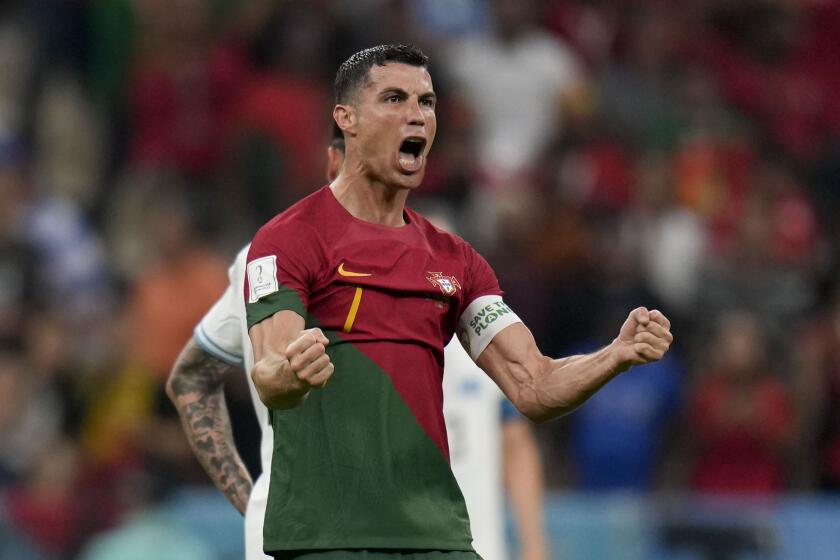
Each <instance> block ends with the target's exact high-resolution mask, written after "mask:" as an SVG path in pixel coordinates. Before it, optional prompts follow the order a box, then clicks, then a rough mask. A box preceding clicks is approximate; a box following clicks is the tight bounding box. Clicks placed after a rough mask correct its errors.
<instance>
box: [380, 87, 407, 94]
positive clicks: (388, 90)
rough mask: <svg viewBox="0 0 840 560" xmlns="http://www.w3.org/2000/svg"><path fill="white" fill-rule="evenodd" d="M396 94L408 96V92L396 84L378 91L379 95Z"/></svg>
mask: <svg viewBox="0 0 840 560" xmlns="http://www.w3.org/2000/svg"><path fill="white" fill-rule="evenodd" d="M389 94H391V95H392V94H397V95H401V96H403V97H408V92H407V91H405V90H404V89H402V88H399V87H396V86H390V87H387V88H385V89H383V90H382V91H380V92H379V95H389Z"/></svg>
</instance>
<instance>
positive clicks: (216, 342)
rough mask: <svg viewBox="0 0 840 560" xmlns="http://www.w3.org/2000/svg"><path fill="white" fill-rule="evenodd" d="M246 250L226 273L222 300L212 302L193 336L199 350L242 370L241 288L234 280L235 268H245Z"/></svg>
mask: <svg viewBox="0 0 840 560" xmlns="http://www.w3.org/2000/svg"><path fill="white" fill-rule="evenodd" d="M246 251H247V248H245V249H243V250H242V251H240V253H239V255H238V256H237V257H236V260H235V261H234V264H233V265H232V266H231V267H230V269H229V270H228V278H229V280H230V282H229V283H228V286H227V289H225V291H224V293H223V294H222V297H220V298H219V299H218V300H216V303H214V304H213V307H211V308H210V311H208V312H207V314H206V315H205V316H204V318H202V319H201V321H200V322H199V323H198V325H196V327H195V331H194V332H193V335H194V337H195V341H196V342H197V343H198V345H199V346H200V347H201V349H202V350H204V351H205V352H207V353H208V354H210V355H211V356H214V357H216V358H218V359H220V360H222V361H223V362H227V363H229V364H231V365H235V366H239V367H242V365H243V360H242V356H243V350H242V321H243V320H244V316H243V311H244V308H243V305H242V298H241V295H240V294H241V288H240V286H239V285H238V284H239V283H238V282H237V281H236V278H237V277H239V278H241V276H238V275H237V273H236V268H237V266H239V267H244V266H245V256H246Z"/></svg>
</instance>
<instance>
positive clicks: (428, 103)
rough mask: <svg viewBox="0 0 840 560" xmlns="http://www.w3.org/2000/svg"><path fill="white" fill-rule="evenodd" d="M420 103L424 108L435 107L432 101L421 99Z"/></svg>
mask: <svg viewBox="0 0 840 560" xmlns="http://www.w3.org/2000/svg"><path fill="white" fill-rule="evenodd" d="M420 103H422V104H423V105H425V106H426V107H434V106H435V101H434V99H423V100H421V101H420Z"/></svg>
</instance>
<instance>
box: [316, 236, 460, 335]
mask: <svg viewBox="0 0 840 560" xmlns="http://www.w3.org/2000/svg"><path fill="white" fill-rule="evenodd" d="M465 272H466V270H465V265H464V262H463V259H461V258H459V256H458V255H454V254H452V253H451V252H446V251H440V250H435V249H434V248H433V247H429V246H428V245H424V244H422V243H414V244H407V243H399V242H394V241H393V240H377V239H365V240H359V241H346V242H343V243H340V244H336V246H335V247H334V248H332V249H331V250H330V251H329V252H328V254H327V255H326V256H325V258H324V263H323V267H322V269H321V272H320V274H319V275H318V277H317V278H314V279H313V284H312V286H311V291H310V297H309V313H310V315H311V316H313V317H314V318H315V319H316V320H317V321H318V323H319V324H321V325H322V327H326V328H328V329H330V330H335V331H339V332H342V333H344V335H349V336H350V338H354V339H362V340H363V339H367V338H370V339H380V340H381V339H390V338H394V339H397V340H399V339H403V340H405V339H408V340H411V339H414V338H418V339H421V340H423V341H427V342H431V341H434V343H435V344H436V345H437V343H438V342H439V341H440V340H441V337H443V336H445V334H446V333H449V336H451V333H452V332H453V331H454V328H455V323H456V322H457V313H458V310H460V309H461V308H462V302H463V294H464V288H465V286H464V281H465Z"/></svg>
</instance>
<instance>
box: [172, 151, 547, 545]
mask: <svg viewBox="0 0 840 560" xmlns="http://www.w3.org/2000/svg"><path fill="white" fill-rule="evenodd" d="M342 148H343V146H342V145H341V144H340V142H339V141H338V140H334V141H333V144H332V145H331V146H330V148H329V150H328V161H329V164H328V171H327V173H328V177H329V176H330V175H332V174H334V173H337V171H338V169H339V168H340V166H341V162H342V159H343V158H342V155H343V152H342ZM247 255H248V247H247V246H246V247H245V248H243V249H242V250H241V251H240V252H239V254H238V255H237V256H236V259H235V260H234V262H233V265H232V266H231V267H230V269H229V270H228V278H229V280H230V283H229V285H228V288H227V290H226V291H225V292H224V294H222V297H221V298H220V299H219V300H218V301H217V302H216V303H215V304H214V305H213V307H212V308H211V309H210V311H208V312H207V314H206V315H205V316H204V318H203V319H202V320H201V322H200V323H199V324H198V326H196V328H195V331H194V333H193V338H192V339H191V340H190V341H189V342H188V343H187V345H186V347H185V348H184V350H183V351H182V352H181V355H180V357H179V358H178V361H177V362H176V364H175V366H174V367H173V370H172V373H171V375H170V378H169V381H168V382H167V393H168V394H169V397H170V398H171V399H172V402H173V403H174V404H175V406H176V408H177V409H178V412H179V414H180V416H181V420H182V424H183V426H184V430H185V431H186V433H187V439H188V440H189V441H190V445H191V446H192V448H193V451H194V452H195V454H196V457H197V458H198V460H199V462H201V464H202V466H204V468H205V470H206V471H207V473H208V475H209V476H210V478H211V480H213V483H214V484H215V485H216V486H217V487H218V488H219V489H220V490H221V491H222V492H223V493H224V494H225V495H226V496H227V497H228V499H229V500H230V501H231V503H232V504H233V505H234V507H236V508H237V509H238V510H239V511H240V512H241V513H243V514H244V515H245V557H246V560H271V558H270V557H269V556H266V555H265V554H264V553H263V548H262V542H263V539H262V528H263V520H264V518H265V509H266V504H267V501H268V482H269V477H268V476H263V475H262V474H261V475H260V476H259V477H258V478H257V480H256V481H255V482H254V483H253V484H252V483H251V480H250V477H249V476H248V473H247V470H246V469H245V467H244V464H243V462H242V460H241V458H240V457H239V455H238V453H237V452H236V449H235V447H234V445H233V438H232V432H231V427H230V418H229V416H228V413H227V409H226V408H225V405H224V395H223V391H222V385H223V383H224V380H225V378H227V377H228V376H229V375H235V374H239V375H241V374H242V370H243V369H244V371H245V372H246V373H247V375H246V377H247V379H248V387H249V390H250V394H251V401H252V402H253V405H254V411H255V413H256V416H257V421H258V422H259V425H260V428H261V431H262V440H261V443H260V461H261V466H262V472H263V473H270V472H271V457H272V450H273V445H274V433H273V430H272V429H271V425H270V423H269V421H268V409H267V408H266V407H265V405H264V404H263V403H262V401H261V400H260V398H259V396H258V394H257V392H256V388H255V387H254V384H253V381H252V380H251V375H250V372H251V369H252V367H253V365H254V358H253V351H252V349H251V342H250V338H249V336H248V331H247V322H246V320H245V301H244V298H243V297H242V289H243V286H244V281H245V266H246V258H247ZM503 398H504V397H503V395H502V393H501V391H499V389H498V387H496V385H495V384H494V383H493V382H492V381H491V380H490V379H489V377H488V376H487V374H485V373H484V372H483V371H482V370H480V369H479V368H478V367H477V366H476V365H475V363H473V361H472V359H471V358H470V357H469V355H467V353H466V352H465V351H464V349H463V347H462V346H461V343H460V342H458V341H457V340H455V339H453V340H452V341H451V342H450V343H449V344H448V345H447V347H446V349H445V367H444V415H445V418H446V424H447V435H448V438H449V442H450V456H451V459H452V469H453V471H454V473H455V477H456V479H457V480H458V484H459V485H460V487H461V490H462V492H463V494H464V499H465V501H466V504H467V509H468V513H469V517H470V525H471V529H472V534H473V538H474V543H473V544H474V546H475V549H476V551H477V552H478V553H479V554H480V555H481V557H482V558H483V559H484V560H504V559H505V558H506V557H507V548H506V545H505V540H504V497H503V488H502V480H503V478H504V481H505V483H506V486H507V488H508V491H509V494H510V498H511V502H512V505H513V508H514V513H515V520H516V525H517V529H518V535H519V541H520V543H521V549H522V551H521V552H522V554H521V555H520V556H521V558H523V560H545V558H546V557H547V549H546V544H545V539H544V537H543V531H542V470H541V464H540V459H539V454H538V451H537V446H536V443H535V441H534V437H533V434H532V433H531V431H530V427H529V426H528V424H527V423H526V421H525V420H524V418H522V417H521V416H520V415H519V414H518V412H516V411H515V409H514V408H513V407H512V406H510V407H509V410H510V409H512V412H511V411H509V412H507V413H503V412H502V411H503V403H504V402H506V401H504V400H503Z"/></svg>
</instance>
